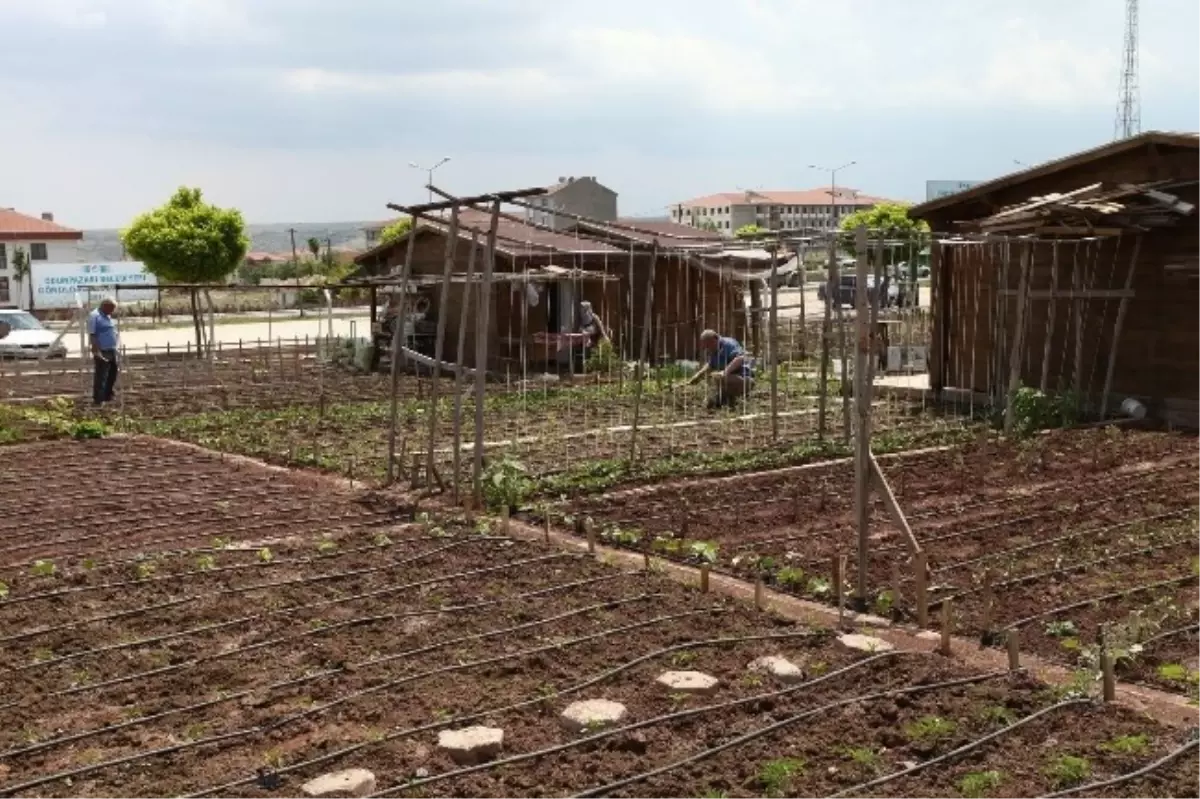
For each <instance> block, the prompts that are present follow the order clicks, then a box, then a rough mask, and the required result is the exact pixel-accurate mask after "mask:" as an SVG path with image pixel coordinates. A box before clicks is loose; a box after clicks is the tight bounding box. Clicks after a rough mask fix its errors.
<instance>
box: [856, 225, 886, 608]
mask: <svg viewBox="0 0 1200 799" xmlns="http://www.w3.org/2000/svg"><path fill="white" fill-rule="evenodd" d="M854 246H855V249H856V250H857V252H858V264H857V281H856V282H857V285H856V286H855V291H854V294H855V297H854V300H855V313H854V322H855V332H856V333H857V335H856V337H855V339H856V341H857V346H856V347H855V348H854V405H855V410H856V412H857V413H856V416H857V421H858V424H857V425H856V429H855V439H854V443H855V447H854V520H855V527H856V528H857V530H858V580H857V582H856V584H855V589H854V598H855V603H856V607H855V610H858V611H863V610H866V606H867V569H868V565H869V560H870V558H869V556H868V551H867V549H868V546H869V544H870V510H871V509H870V502H869V500H870V491H871V419H870V413H871V398H870V391H871V387H870V385H869V384H868V382H867V381H868V379H869V375H868V372H869V370H870V367H869V366H868V363H867V361H868V360H869V352H868V351H869V350H870V331H869V329H868V317H869V314H868V309H867V279H868V275H869V268H868V264H867V228H866V227H865V226H863V225H860V226H859V227H858V229H857V230H855V231H854ZM878 257H882V253H880V254H879V256H878ZM875 293H876V294H878V293H879V287H878V286H877V287H876V292H875ZM864 342H866V347H867V350H868V351H864V349H863V347H864Z"/></svg>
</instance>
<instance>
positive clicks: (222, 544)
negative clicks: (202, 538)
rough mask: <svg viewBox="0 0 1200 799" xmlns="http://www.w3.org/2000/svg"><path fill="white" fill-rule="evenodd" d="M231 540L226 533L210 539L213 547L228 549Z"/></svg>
mask: <svg viewBox="0 0 1200 799" xmlns="http://www.w3.org/2000/svg"><path fill="white" fill-rule="evenodd" d="M231 543H233V540H232V539H231V538H230V537H229V536H227V535H219V536H217V537H216V538H214V539H213V540H212V545H213V549H229V545H230V544H231Z"/></svg>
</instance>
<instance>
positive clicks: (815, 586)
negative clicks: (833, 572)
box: [808, 577, 830, 597]
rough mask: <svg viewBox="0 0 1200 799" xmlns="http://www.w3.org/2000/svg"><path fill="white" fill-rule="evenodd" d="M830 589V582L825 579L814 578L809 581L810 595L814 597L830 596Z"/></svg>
mask: <svg viewBox="0 0 1200 799" xmlns="http://www.w3.org/2000/svg"><path fill="white" fill-rule="evenodd" d="M829 589H830V586H829V581H828V580H826V579H824V578H821V577H814V578H812V579H811V580H809V581H808V593H810V594H812V595H813V596H819V597H826V596H829Z"/></svg>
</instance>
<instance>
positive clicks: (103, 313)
mask: <svg viewBox="0 0 1200 799" xmlns="http://www.w3.org/2000/svg"><path fill="white" fill-rule="evenodd" d="M116 311H117V302H116V300H114V299H112V298H111V297H105V298H104V299H102V300H101V301H100V306H99V307H98V308H96V310H94V311H92V312H91V313H90V314H88V320H87V332H88V344H89V345H90V346H91V348H92V363H93V364H94V366H95V372H94V374H93V376H92V401H93V402H94V403H95V404H96V406H97V407H99V406H100V405H102V404H104V403H105V402H112V398H113V388H114V387H116V385H117V346H118V343H119V339H118V337H117V320H116V319H113V314H114V313H116Z"/></svg>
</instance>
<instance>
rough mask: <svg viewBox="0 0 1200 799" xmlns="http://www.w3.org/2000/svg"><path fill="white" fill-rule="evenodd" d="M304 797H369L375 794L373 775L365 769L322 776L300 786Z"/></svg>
mask: <svg viewBox="0 0 1200 799" xmlns="http://www.w3.org/2000/svg"><path fill="white" fill-rule="evenodd" d="M300 791H301V792H302V793H303V794H304V795H305V796H370V795H371V794H373V793H375V775H374V774H372V773H371V772H369V771H367V770H366V769H365V768H351V769H346V770H345V771H335V772H333V773H331V774H322V775H321V776H320V777H317V778H316V779H312V780H309V781H308V782H306V783H304V784H303V785H301V786H300Z"/></svg>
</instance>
